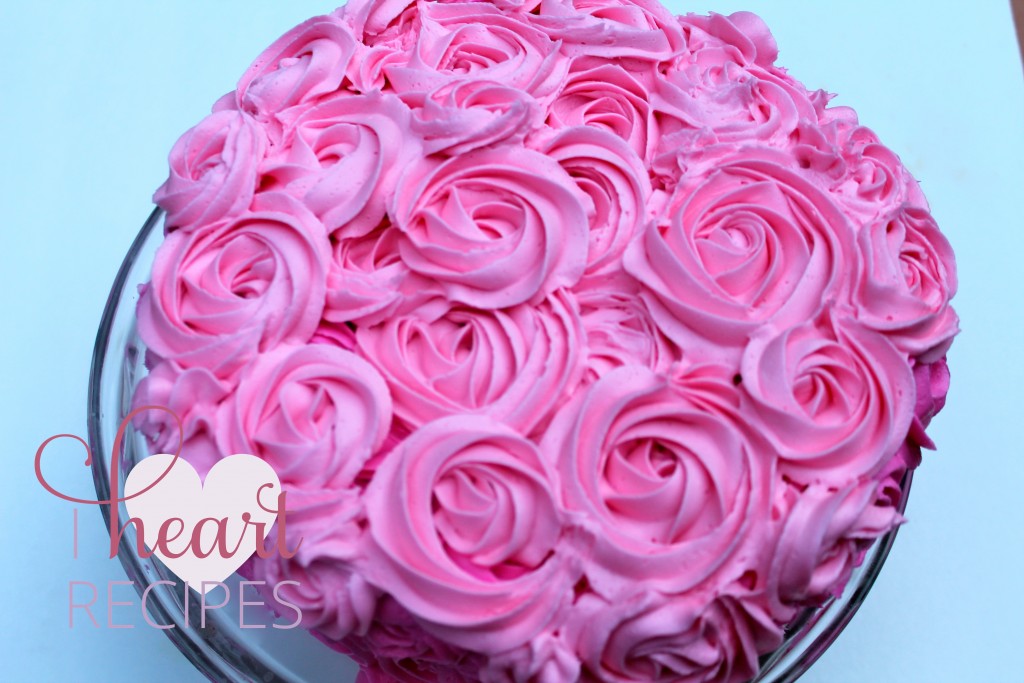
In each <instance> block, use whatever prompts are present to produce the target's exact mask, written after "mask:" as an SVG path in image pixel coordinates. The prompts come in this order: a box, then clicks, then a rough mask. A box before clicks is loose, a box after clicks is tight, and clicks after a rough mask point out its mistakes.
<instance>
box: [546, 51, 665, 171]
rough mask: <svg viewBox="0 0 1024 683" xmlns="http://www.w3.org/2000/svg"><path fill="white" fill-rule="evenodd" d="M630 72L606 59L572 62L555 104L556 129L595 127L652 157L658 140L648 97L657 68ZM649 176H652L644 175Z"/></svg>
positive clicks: (551, 116)
mask: <svg viewBox="0 0 1024 683" xmlns="http://www.w3.org/2000/svg"><path fill="white" fill-rule="evenodd" d="M639 67H640V68H643V69H644V71H642V72H630V71H627V70H626V69H625V68H623V67H622V66H620V65H618V64H611V63H609V62H607V61H606V60H603V59H593V58H581V59H577V60H575V61H574V62H573V63H572V66H571V67H570V69H569V76H568V78H567V79H566V82H565V86H564V87H563V88H562V90H561V91H560V92H559V93H558V96H557V97H556V98H555V99H554V100H553V101H552V102H551V105H550V107H549V109H548V111H549V114H548V124H549V125H551V126H552V127H554V128H556V129H558V128H566V127H569V126H593V127H595V128H597V129H599V130H605V131H608V132H610V133H611V134H613V135H615V136H616V137H618V138H620V139H622V140H623V141H625V142H626V144H628V145H629V147H630V149H632V150H633V151H634V152H635V153H636V156H637V157H639V158H640V159H643V160H649V159H650V157H651V154H652V151H653V149H654V148H655V146H656V144H657V128H656V124H655V122H654V116H653V112H652V110H651V106H650V102H649V101H648V85H647V83H649V82H650V81H653V80H654V77H655V74H654V70H653V67H652V66H650V65H647V64H643V63H641V64H640V65H639ZM644 175H647V174H646V173H644Z"/></svg>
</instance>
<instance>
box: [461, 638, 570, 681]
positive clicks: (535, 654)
mask: <svg viewBox="0 0 1024 683" xmlns="http://www.w3.org/2000/svg"><path fill="white" fill-rule="evenodd" d="M579 677H580V660H579V657H577V655H576V653H575V652H574V651H573V648H572V645H571V644H570V643H568V642H566V640H565V638H564V637H563V636H562V635H561V634H558V635H554V634H552V633H550V632H543V633H541V634H540V635H538V636H537V637H536V638H534V639H533V640H531V641H530V642H529V643H527V644H526V645H523V646H521V647H518V648H514V649H512V650H509V651H507V652H502V653H500V654H497V655H495V656H493V657H491V659H490V661H489V662H488V663H487V665H486V666H484V667H483V668H482V669H480V671H479V673H478V676H477V680H478V681H479V682H480V683H565V682H566V681H577V680H579Z"/></svg>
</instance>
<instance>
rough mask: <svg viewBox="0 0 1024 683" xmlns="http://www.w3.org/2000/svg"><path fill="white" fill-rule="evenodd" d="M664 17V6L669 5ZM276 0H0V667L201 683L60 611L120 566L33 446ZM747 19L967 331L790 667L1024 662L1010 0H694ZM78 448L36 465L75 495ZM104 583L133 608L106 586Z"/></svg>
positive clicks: (80, 374) (838, 678)
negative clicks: (883, 508)
mask: <svg viewBox="0 0 1024 683" xmlns="http://www.w3.org/2000/svg"><path fill="white" fill-rule="evenodd" d="M671 7H672V8H673V9H674V10H676V11H682V10H683V9H684V5H683V3H681V2H674V3H672V5H671ZM329 9H331V6H330V5H329V4H326V3H321V2H314V1H312V0H292V1H291V2H288V3H284V2H269V1H267V2H262V3H256V2H243V1H241V0H231V1H227V0H218V1H217V2H166V3H144V2H113V1H108V2H74V3H72V2H54V1H51V2H47V3H31V4H22V3H14V2H3V3H2V9H0V51H2V53H0V69H2V74H3V78H2V81H0V149H2V154H3V164H2V165H0V207H2V209H3V224H2V226H0V292H2V295H0V296H2V297H3V298H2V304H3V305H2V309H0V310H2V311H3V321H4V322H3V325H2V327H0V358H2V359H3V361H2V363H3V365H2V371H0V378H2V379H0V381H2V389H3V391H2V394H0V435H2V437H3V443H2V450H3V463H4V468H5V473H6V476H5V477H4V480H5V481H6V482H7V486H6V487H5V490H4V492H3V493H2V494H0V533H2V536H0V542H2V544H3V546H2V547H3V559H2V560H0V591H2V595H3V599H2V600H0V605H2V607H0V662H2V664H0V680H4V681H44V682H45V681H64V680H74V681H83V682H85V683H91V682H93V681H107V682H109V683H119V682H124V681H137V680H145V681H155V682H157V683H162V682H163V681H182V682H185V683H187V682H189V681H200V680H202V679H201V677H200V676H199V674H198V673H196V672H195V671H193V670H192V669H191V668H190V665H189V664H188V662H187V661H186V660H185V659H184V658H183V657H182V656H180V655H179V654H178V653H177V651H176V650H175V649H174V648H173V647H172V646H171V644H170V642H169V641H168V640H167V639H166V638H165V637H164V636H163V634H161V633H159V632H157V631H155V630H152V629H149V628H146V627H145V626H144V625H143V623H142V619H141V617H140V616H139V615H138V611H137V608H136V609H135V610H134V617H132V614H133V611H132V610H129V609H128V608H118V609H117V611H116V612H115V620H118V621H132V622H133V623H134V624H135V626H136V627H135V628H133V629H123V630H107V629H99V630H98V629H94V628H92V627H91V626H89V625H88V624H79V625H78V626H76V628H75V629H74V630H69V629H68V625H67V586H68V581H70V580H83V581H85V580H87V581H92V582H94V583H96V584H97V585H100V586H101V588H102V587H103V586H105V585H106V583H107V582H108V581H110V580H123V579H124V574H123V572H122V570H121V567H120V565H119V564H118V563H117V562H116V561H113V560H107V559H105V556H104V555H105V550H104V549H105V547H106V537H105V534H104V529H103V528H102V524H101V519H100V515H99V512H98V511H97V510H96V509H95V508H83V509H82V510H81V512H80V514H81V518H82V519H81V534H80V559H78V560H75V559H73V558H72V554H71V520H72V508H73V506H72V505H71V504H70V503H65V502H63V501H60V500H57V499H56V498H54V497H52V496H51V495H49V494H47V493H46V492H45V491H43V490H42V488H41V487H40V486H39V485H38V484H37V483H36V481H35V478H34V476H33V473H32V457H33V454H34V452H35V449H36V447H37V445H38V444H39V443H40V442H41V441H42V440H43V439H44V438H46V437H47V436H50V435H52V434H55V433H58V432H73V433H76V434H80V435H83V436H84V435H85V391H86V381H87V377H88V370H89V360H90V351H91V347H92V343H93V337H94V334H95V329H96V326H97V323H98V321H99V317H100V312H101V309H102V306H103V303H104V301H105V298H106V295H107V291H108V289H109V286H110V284H111V282H112V280H113V277H114V274H115V272H116V270H117V267H118V265H119V263H120V261H121V258H122V256H123V254H124V253H125V251H126V250H127V248H128V246H129V244H130V243H131V240H132V238H133V237H134V235H135V233H136V231H137V230H138V229H139V227H140V226H141V224H142V221H143V220H144V219H145V217H146V216H147V214H148V213H149V210H150V202H149V197H150V195H151V193H152V191H153V189H154V188H155V187H156V186H157V185H159V183H160V182H161V181H162V179H163V176H164V173H165V158H166V154H167V152H168V150H169V149H170V147H171V145H172V144H173V142H174V140H175V139H176V138H177V136H178V135H179V134H180V133H181V132H182V131H184V130H185V129H186V128H188V127H189V126H191V125H192V124H193V123H194V122H195V121H197V120H198V119H199V118H200V117H201V116H202V115H203V114H204V113H205V112H206V111H207V109H208V107H209V105H210V104H211V103H212V102H213V101H214V100H215V99H216V98H217V97H218V96H220V95H221V94H222V93H223V92H225V91H227V90H229V89H230V88H232V87H233V84H234V82H235V80H236V79H237V77H238V75H239V74H241V72H242V71H243V70H244V69H245V67H246V66H247V65H248V63H249V61H250V60H251V59H252V58H253V57H254V56H255V55H256V54H257V53H258V52H259V51H260V50H261V49H262V48H263V47H264V46H266V45H268V44H269V43H270V42H271V41H272V40H273V39H274V38H276V37H277V36H278V35H279V34H281V33H282V32H284V30H286V29H287V28H289V27H290V26H291V25H293V24H295V23H297V22H298V21H300V20H302V19H304V18H306V17H308V16H311V15H313V14H317V13H320V12H323V11H325V10H329ZM685 9H690V10H695V11H698V10H699V11H704V10H716V11H720V12H731V11H734V10H737V9H749V10H753V11H756V12H758V13H759V14H761V15H762V16H763V17H764V18H765V19H766V20H767V22H768V24H769V26H770V27H771V28H772V29H773V31H774V32H775V34H776V36H777V38H778V41H779V44H780V45H781V46H782V53H781V57H780V63H781V64H782V65H784V66H787V67H789V68H790V70H791V72H792V73H793V74H794V75H795V76H796V77H797V78H799V79H801V80H803V81H804V82H805V83H806V84H807V85H809V86H811V87H824V88H826V89H828V90H830V91H833V92H838V93H840V94H841V97H840V98H839V100H838V102H839V103H841V104H850V105H853V106H855V107H856V108H857V109H858V111H859V112H860V114H861V119H862V121H863V122H864V123H866V124H867V125H869V126H871V127H872V128H874V129H875V130H876V131H877V132H878V133H879V134H880V136H881V137H882V139H883V140H884V141H885V142H886V143H887V144H889V145H890V146H891V147H893V148H894V149H895V150H897V151H898V152H899V153H900V154H901V156H902V157H903V159H904V161H905V162H906V164H907V165H908V166H909V167H910V169H911V170H912V171H913V172H914V174H915V175H916V176H917V177H918V178H919V179H920V180H921V182H922V185H923V186H924V189H925V191H926V193H927V194H928V196H929V198H930V199H931V202H932V204H933V209H934V213H935V216H936V217H937V219H938V221H939V223H940V225H941V226H942V227H943V229H944V231H945V232H946V234H947V235H948V236H949V238H950V240H951V241H952V243H953V245H954V248H955V249H956V252H957V256H958V260H959V270H960V278H961V290H960V294H959V295H958V297H957V299H956V307H957V309H958V311H959V312H960V315H961V317H962V320H963V323H962V327H963V329H964V332H963V334H962V335H961V337H960V338H959V339H958V340H957V342H956V344H955V346H954V348H953V351H952V353H951V355H950V364H951V366H952V369H953V388H952V393H951V396H950V400H949V404H948V406H947V408H946V412H945V413H943V414H942V415H941V416H940V417H939V418H938V420H937V421H936V422H935V424H934V428H933V430H932V433H933V435H934V437H935V440H936V441H937V442H938V444H939V451H938V452H937V453H929V454H927V457H926V460H925V463H924V466H923V467H922V468H921V469H920V470H919V472H918V474H917V477H916V479H915V482H914V490H913V494H912V496H911V502H910V507H909V511H908V516H909V518H910V523H909V524H908V525H907V526H906V527H904V529H903V530H902V531H901V533H900V536H899V539H898V540H897V543H896V547H895V549H894V551H893V553H892V555H891V557H890V560H889V562H888V564H887V565H886V567H885V569H884V571H883V572H882V576H881V578H880V579H879V581H878V583H877V584H876V587H875V589H874V591H873V592H872V594H871V595H870V597H869V599H868V601H867V604H866V605H865V606H864V608H863V609H862V610H861V612H860V613H859V614H858V615H857V617H856V618H855V619H854V621H853V623H852V625H851V626H850V627H849V628H848V629H847V631H846V632H845V633H844V634H843V635H842V636H841V638H840V640H839V641H838V643H837V644H836V645H835V647H833V648H832V649H831V650H830V651H829V652H828V653H827V654H826V655H825V656H824V657H823V658H822V660H821V661H820V662H819V664H818V665H817V666H816V667H815V668H814V670H813V672H812V673H811V674H809V675H808V676H807V677H806V678H805V679H804V680H806V681H809V682H811V683H826V682H827V683H862V682H864V681H878V682H880V683H886V682H888V681H901V682H908V683H918V682H922V683H945V682H956V683H961V682H963V681H987V682H994V683H1002V682H1009V681H1019V680H1022V679H1021V673H1020V664H1019V652H1020V647H1021V640H1022V637H1024V624H1022V614H1024V591H1022V589H1021V569H1022V567H1024V547H1022V546H1024V532H1022V528H1024V527H1022V523H1024V512H1022V510H1024V504H1022V496H1021V487H1022V485H1024V452H1022V449H1021V447H1020V439H1021V435H1020V428H1021V425H1022V423H1024V419H1022V418H1021V408H1022V405H1024V404H1022V401H1021V398H1020V396H1021V392H1022V390H1024V371H1022V368H1024V363H1022V360H1021V358H1020V357H1019V353H1020V351H1021V347H1020V339H1022V338H1024V335H1022V328H1024V306H1022V303H1021V301H1022V296H1024V287H1022V286H1021V273H1022V271H1024V267H1022V265H1021V264H1022V261H1021V259H1022V257H1024V222H1022V220H1021V211H1020V206H1021V200H1022V197H1024V171H1022V167H1024V162H1022V160H1024V87H1022V85H1024V83H1022V78H1021V68H1020V64H1019V60H1018V55H1017V51H1016V50H1017V48H1016V43H1015V41H1014V38H1013V29H1012V25H1011V19H1010V12H1009V6H1008V4H1007V3H1006V2H1003V0H977V1H976V2H970V3H963V2H955V3H954V2H937V1H926V0H918V1H914V2H893V1H891V0H890V1H885V0H873V1H860V2H815V3H812V2H796V1H795V0H793V1H783V0H778V1H774V2H773V1H769V0H760V1H759V0H745V1H743V2H735V3H733V2H725V1H718V0H700V1H699V2H694V3H692V4H689V5H687V6H685ZM82 455H83V454H81V453H79V452H77V451H74V450H73V449H71V448H69V447H65V448H63V449H57V450H55V451H54V452H53V453H50V457H51V458H53V460H51V465H52V467H51V468H50V470H51V471H52V472H53V474H52V479H53V480H54V481H55V482H56V483H58V484H60V485H61V486H62V487H63V488H64V489H65V490H68V491H69V492H76V493H78V494H79V495H83V496H84V495H89V494H90V493H91V482H90V480H89V473H88V470H87V469H86V468H85V467H82V466H81V459H82ZM118 590H119V592H118V593H116V594H115V598H120V599H125V600H127V599H134V600H136V604H137V598H135V596H134V594H133V593H132V592H131V589H129V588H125V587H121V588H120V589H118Z"/></svg>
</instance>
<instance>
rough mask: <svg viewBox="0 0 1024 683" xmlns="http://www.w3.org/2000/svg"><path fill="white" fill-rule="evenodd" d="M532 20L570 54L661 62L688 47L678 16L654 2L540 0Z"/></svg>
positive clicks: (638, 0) (613, 59)
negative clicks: (538, 8)
mask: <svg viewBox="0 0 1024 683" xmlns="http://www.w3.org/2000/svg"><path fill="white" fill-rule="evenodd" d="M531 22H532V23H533V24H534V25H535V26H538V27H540V28H542V29H543V30H544V31H545V32H546V33H547V34H548V35H549V36H551V37H552V38H553V39H555V40H558V41H560V42H561V44H562V50H563V51H564V52H565V53H567V54H569V55H570V56H580V55H591V56H595V57H600V58H602V59H605V60H607V61H609V62H611V61H616V60H621V59H639V60H648V61H659V60H663V59H668V58H669V57H671V56H672V55H674V54H676V53H678V52H679V51H681V50H683V49H684V45H685V42H686V39H685V37H684V36H683V32H682V30H681V29H680V26H679V24H678V22H677V21H676V18H675V17H674V16H672V13H671V12H669V11H668V9H666V8H665V6H664V5H662V4H661V3H660V2H657V1H652V0H541V2H540V11H539V12H536V14H535V16H533V17H531Z"/></svg>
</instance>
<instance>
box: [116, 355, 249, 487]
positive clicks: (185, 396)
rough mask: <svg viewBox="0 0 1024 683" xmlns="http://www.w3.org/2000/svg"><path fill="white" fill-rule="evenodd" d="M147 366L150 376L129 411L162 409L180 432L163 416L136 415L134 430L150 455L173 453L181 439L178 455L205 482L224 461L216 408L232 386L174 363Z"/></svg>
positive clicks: (153, 362)
mask: <svg viewBox="0 0 1024 683" xmlns="http://www.w3.org/2000/svg"><path fill="white" fill-rule="evenodd" d="M147 365H148V366H149V372H148V374H147V375H146V376H145V377H143V378H142V381H141V382H139V385H138V386H137V387H136V388H135V395H134V396H133V397H132V408H133V409H135V408H141V407H143V406H160V407H161V408H166V409H167V410H170V411H171V412H172V413H174V415H176V416H177V417H178V419H180V420H181V431H179V430H178V422H177V421H176V420H175V419H174V418H173V417H172V416H171V415H170V414H169V413H168V412H167V411H166V410H147V411H145V412H143V413H140V414H139V415H138V416H137V417H136V418H135V422H134V423H133V424H134V426H135V427H136V429H138V430H139V431H140V432H141V433H142V434H143V435H144V436H145V437H146V441H147V442H148V444H149V451H150V453H174V452H175V451H176V450H177V449H178V443H179V439H180V441H181V452H180V453H179V454H178V455H179V456H181V457H182V458H184V459H185V460H187V461H188V462H189V464H191V465H192V467H194V468H195V470H196V472H198V473H199V476H200V477H204V478H205V477H206V473H207V472H209V471H210V468H211V467H213V466H214V465H215V464H216V463H217V461H218V460H220V459H221V458H222V457H223V456H222V455H221V452H220V450H219V449H218V448H217V443H216V441H215V438H214V435H215V434H216V429H217V425H216V413H217V406H219V405H220V402H221V401H223V400H224V399H225V398H226V397H227V396H228V395H229V394H230V393H231V392H232V390H233V389H234V386H233V385H232V384H231V383H229V382H225V381H224V380H221V379H218V378H217V377H216V376H215V375H214V374H213V373H212V372H210V371H209V370H207V369H206V368H203V367H196V368H188V369H187V370H182V369H181V368H180V367H178V366H177V364H175V363H173V362H170V361H159V360H156V359H153V358H149V359H147ZM228 455H230V454H228Z"/></svg>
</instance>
